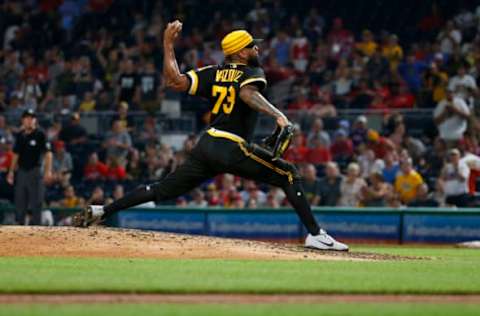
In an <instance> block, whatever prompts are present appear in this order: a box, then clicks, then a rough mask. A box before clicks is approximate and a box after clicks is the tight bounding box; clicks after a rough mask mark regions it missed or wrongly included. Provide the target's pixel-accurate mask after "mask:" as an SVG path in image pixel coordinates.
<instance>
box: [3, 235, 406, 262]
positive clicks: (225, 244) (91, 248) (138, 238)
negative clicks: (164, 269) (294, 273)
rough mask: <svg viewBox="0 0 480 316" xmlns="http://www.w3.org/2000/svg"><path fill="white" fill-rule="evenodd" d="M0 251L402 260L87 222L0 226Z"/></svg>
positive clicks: (60, 254)
mask: <svg viewBox="0 0 480 316" xmlns="http://www.w3.org/2000/svg"><path fill="white" fill-rule="evenodd" d="M0 256H48V257H106V258H156V259H182V258H185V259H252V260H255V259H262V260H269V259H270V260H355V261H358V260H361V261H363V260H406V259H415V258H409V257H400V256H393V255H384V254H376V253H365V252H347V253H344V252H322V251H315V250H310V249H305V248H304V247H302V246H301V245H299V244H297V245H295V244H279V243H270V242H259V241H250V240H240V239H228V238H216V237H204V236H193V235H182V234H172V233H161V232H151V231H140V230H134V229H119V228H104V227H89V228H74V227H41V226H3V227H0Z"/></svg>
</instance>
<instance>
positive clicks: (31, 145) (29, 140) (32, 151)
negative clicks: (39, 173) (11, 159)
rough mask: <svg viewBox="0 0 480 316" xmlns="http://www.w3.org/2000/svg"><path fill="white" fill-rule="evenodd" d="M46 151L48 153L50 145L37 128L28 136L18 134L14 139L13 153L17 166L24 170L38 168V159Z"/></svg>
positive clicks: (21, 133) (23, 133) (22, 133)
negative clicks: (16, 159) (16, 157)
mask: <svg viewBox="0 0 480 316" xmlns="http://www.w3.org/2000/svg"><path fill="white" fill-rule="evenodd" d="M46 151H50V143H48V142H47V137H46V136H45V133H44V132H43V131H41V130H39V129H38V128H37V129H35V130H34V131H33V132H31V133H29V134H26V133H25V132H20V133H18V134H17V135H16V137H15V145H14V147H13V152H14V153H16V154H17V155H18V166H19V167H20V168H22V169H24V170H30V169H33V168H36V167H40V158H41V156H42V155H43V154H44V153H45V152H46Z"/></svg>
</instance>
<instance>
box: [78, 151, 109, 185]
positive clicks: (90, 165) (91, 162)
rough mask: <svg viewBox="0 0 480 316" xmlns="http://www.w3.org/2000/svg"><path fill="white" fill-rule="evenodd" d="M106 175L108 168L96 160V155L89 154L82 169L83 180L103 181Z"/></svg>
mask: <svg viewBox="0 0 480 316" xmlns="http://www.w3.org/2000/svg"><path fill="white" fill-rule="evenodd" d="M107 175H108V167H107V165H106V164H104V163H103V162H101V161H100V160H99V159H98V155H97V153H95V152H94V153H91V154H90V157H88V162H87V165H86V166H85V168H84V169H83V178H84V179H85V180H104V179H105V178H106V177H107Z"/></svg>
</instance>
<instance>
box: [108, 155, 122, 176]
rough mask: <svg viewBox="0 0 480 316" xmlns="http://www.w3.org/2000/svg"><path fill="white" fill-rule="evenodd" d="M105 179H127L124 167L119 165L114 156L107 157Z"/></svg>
mask: <svg viewBox="0 0 480 316" xmlns="http://www.w3.org/2000/svg"><path fill="white" fill-rule="evenodd" d="M107 167H108V171H107V179H108V180H113V181H122V180H125V179H126V177H127V171H126V170H125V167H123V166H122V165H120V163H119V162H118V158H117V157H115V156H109V157H108V158H107Z"/></svg>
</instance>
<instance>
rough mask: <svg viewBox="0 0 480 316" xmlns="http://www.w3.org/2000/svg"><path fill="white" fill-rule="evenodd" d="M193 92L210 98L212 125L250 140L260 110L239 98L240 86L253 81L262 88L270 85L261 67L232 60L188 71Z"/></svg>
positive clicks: (192, 93) (191, 92)
mask: <svg viewBox="0 0 480 316" xmlns="http://www.w3.org/2000/svg"><path fill="white" fill-rule="evenodd" d="M187 75H188V77H189V78H190V89H189V91H188V93H189V94H191V95H198V96H201V97H204V98H207V99H208V100H209V101H210V103H211V105H212V110H211V120H210V126H211V127H215V128H217V129H219V130H223V131H227V132H230V133H234V134H236V135H238V136H241V137H243V138H244V139H246V140H247V141H250V140H251V138H252V135H253V131H254V128H255V124H256V123H257V116H258V113H257V111H255V110H254V109H252V108H251V107H249V106H248V105H247V104H246V103H245V102H243V101H242V99H240V96H239V94H240V89H241V88H242V87H243V86H245V85H247V84H254V85H256V86H258V87H259V88H260V90H263V89H264V88H265V87H266V85H267V80H266V79H265V74H264V72H263V70H262V69H261V68H253V67H249V66H247V65H244V64H236V63H229V64H223V65H215V66H207V67H203V68H200V69H196V70H191V71H189V72H187Z"/></svg>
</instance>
